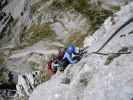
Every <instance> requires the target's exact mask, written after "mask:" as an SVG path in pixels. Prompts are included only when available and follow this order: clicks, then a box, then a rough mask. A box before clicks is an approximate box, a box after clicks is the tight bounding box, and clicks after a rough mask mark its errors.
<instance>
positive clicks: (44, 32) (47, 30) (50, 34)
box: [23, 24, 56, 44]
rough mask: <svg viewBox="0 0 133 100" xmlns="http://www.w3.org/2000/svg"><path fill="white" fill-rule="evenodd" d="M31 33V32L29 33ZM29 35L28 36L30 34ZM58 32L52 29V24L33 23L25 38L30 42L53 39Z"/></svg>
mask: <svg viewBox="0 0 133 100" xmlns="http://www.w3.org/2000/svg"><path fill="white" fill-rule="evenodd" d="M28 33H31V34H28ZM27 34H28V35H29V36H28V35H27ZM55 36H56V34H55V33H54V31H53V30H52V29H51V27H50V25H49V24H47V25H35V24H33V25H32V26H31V27H30V29H28V31H27V32H26V33H25V36H24V39H23V40H26V41H27V42H28V43H29V44H34V43H36V42H38V41H40V40H42V39H44V38H48V39H51V40H53V39H54V38H55Z"/></svg>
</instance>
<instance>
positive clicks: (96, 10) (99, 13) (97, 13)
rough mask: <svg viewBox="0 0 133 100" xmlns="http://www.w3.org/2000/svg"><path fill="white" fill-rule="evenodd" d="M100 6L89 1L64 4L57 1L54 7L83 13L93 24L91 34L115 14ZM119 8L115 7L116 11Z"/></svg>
mask: <svg viewBox="0 0 133 100" xmlns="http://www.w3.org/2000/svg"><path fill="white" fill-rule="evenodd" d="M98 4H99V5H94V4H91V2H90V1H89V0H65V1H64V2H61V1H55V2H54V3H53V7H55V8H56V7H57V8H60V9H65V10H71V9H74V10H75V11H77V12H79V13H81V14H82V15H84V16H86V17H87V18H88V21H89V22H90V23H91V28H90V32H92V33H93V32H94V31H95V30H97V29H98V28H99V27H100V26H101V24H102V23H103V22H104V20H105V19H106V18H107V17H108V16H111V15H112V14H113V12H112V11H110V10H105V9H103V8H102V7H101V6H100V3H98ZM118 8H119V7H114V9H115V10H118Z"/></svg>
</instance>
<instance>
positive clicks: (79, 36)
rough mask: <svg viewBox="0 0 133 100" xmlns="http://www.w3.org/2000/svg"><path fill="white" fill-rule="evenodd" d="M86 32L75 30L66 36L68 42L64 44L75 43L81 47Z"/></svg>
mask: <svg viewBox="0 0 133 100" xmlns="http://www.w3.org/2000/svg"><path fill="white" fill-rule="evenodd" d="M87 35H88V34H83V33H81V32H76V33H75V34H73V35H71V36H70V37H69V38H68V41H69V42H68V43H67V44H66V47H67V45H68V44H69V43H73V44H75V45H76V46H79V47H82V46H83V40H84V39H85V37H86V36H87Z"/></svg>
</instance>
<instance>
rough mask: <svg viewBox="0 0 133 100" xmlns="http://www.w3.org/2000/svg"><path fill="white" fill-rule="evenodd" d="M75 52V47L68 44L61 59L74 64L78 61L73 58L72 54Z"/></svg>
mask: <svg viewBox="0 0 133 100" xmlns="http://www.w3.org/2000/svg"><path fill="white" fill-rule="evenodd" d="M75 54H76V47H75V46H74V45H73V44H70V45H69V46H68V48H67V50H66V52H65V54H64V57H63V59H64V60H65V61H67V62H68V64H75V63H77V62H78V61H77V60H76V59H73V57H72V56H73V55H75Z"/></svg>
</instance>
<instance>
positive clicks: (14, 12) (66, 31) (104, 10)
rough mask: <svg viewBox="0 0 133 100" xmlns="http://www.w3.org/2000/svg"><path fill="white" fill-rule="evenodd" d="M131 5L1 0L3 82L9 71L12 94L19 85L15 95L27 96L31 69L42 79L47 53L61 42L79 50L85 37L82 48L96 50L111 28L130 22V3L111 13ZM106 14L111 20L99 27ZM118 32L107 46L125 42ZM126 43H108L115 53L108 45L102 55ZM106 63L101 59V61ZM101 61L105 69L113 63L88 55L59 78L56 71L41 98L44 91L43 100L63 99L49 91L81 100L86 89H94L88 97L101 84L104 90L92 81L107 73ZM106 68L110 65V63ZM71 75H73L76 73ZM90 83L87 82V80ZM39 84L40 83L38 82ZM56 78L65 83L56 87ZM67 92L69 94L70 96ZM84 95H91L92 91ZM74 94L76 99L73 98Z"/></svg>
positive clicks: (101, 0)
mask: <svg viewBox="0 0 133 100" xmlns="http://www.w3.org/2000/svg"><path fill="white" fill-rule="evenodd" d="M131 1H132V0H126V1H125V0H111V1H110V0H21V1H18V0H1V1H0V54H1V57H0V71H1V70H2V73H3V69H2V68H3V66H4V68H5V69H6V71H5V72H4V75H5V76H6V81H7V80H8V78H9V77H7V76H8V73H9V72H10V71H11V72H15V73H17V78H18V80H19V82H18V84H17V86H18V87H17V88H18V91H19V90H20V88H21V89H22V87H23V88H24V93H22V91H19V92H20V94H21V95H22V96H26V95H27V94H28V95H30V93H32V91H33V89H32V91H31V90H29V88H30V85H29V83H30V84H33V83H34V82H33V79H34V78H33V76H35V75H32V73H34V71H37V72H38V71H39V72H40V70H41V72H42V73H43V74H45V75H44V76H43V78H45V76H46V69H47V68H46V62H47V61H48V58H49V57H50V55H51V54H57V48H59V47H64V46H67V44H68V43H70V42H72V43H74V44H76V45H78V46H83V40H84V39H85V37H87V38H86V39H85V43H84V46H86V45H90V44H91V46H90V48H89V49H88V52H91V51H94V50H96V49H98V48H99V47H100V46H101V45H102V44H103V43H104V42H105V41H104V39H105V37H106V38H107V37H109V35H111V34H112V33H113V32H114V31H115V30H117V29H118V28H119V26H121V25H122V24H123V23H124V22H126V20H128V19H129V18H130V15H131V16H132V13H131V12H132V6H131V5H130V6H127V7H126V8H124V9H122V11H121V12H119V13H118V14H114V15H113V13H114V12H117V11H119V10H120V9H121V8H123V6H124V5H127V4H128V3H130V2H131ZM124 15H126V16H124ZM128 15H129V16H128ZM108 16H111V17H110V18H109V19H107V21H106V22H105V23H104V25H103V27H102V28H100V26H101V25H102V24H103V22H104V20H105V19H106V18H107V17H108ZM127 26H129V25H127ZM131 26H132V25H131ZM131 26H129V27H127V28H128V31H130V30H131V29H132V28H131ZM98 28H100V29H99V30H98V31H97V32H96V33H95V34H94V35H93V36H90V35H92V34H93V32H94V31H96V30H97V29H98ZM112 30H114V31H112ZM110 31H112V33H110ZM122 32H123V34H121V33H120V32H118V33H119V34H121V35H120V37H121V38H117V39H115V40H116V41H114V42H113V43H112V44H116V42H118V41H119V42H120V41H125V40H123V39H128V38H129V37H127V35H125V34H126V32H127V30H125V29H122ZM107 33H108V34H107ZM109 33H110V34H109ZM124 33H125V34H124ZM130 35H131V36H132V32H130V33H129V36H130ZM103 36H104V37H103ZM99 37H100V38H99ZM119 39H120V40H119ZM130 41H131V39H129V41H126V42H122V43H117V44H116V45H118V44H120V45H119V46H122V47H119V46H116V45H113V46H114V47H115V49H114V47H113V46H112V44H108V45H110V46H108V47H109V48H107V49H106V48H104V49H105V51H108V50H110V49H111V50H114V51H111V52H115V50H116V49H117V50H116V51H119V50H120V49H121V48H124V49H126V50H127V47H125V45H126V43H127V44H130V43H128V42H130ZM127 46H128V45H127ZM116 47H119V48H116ZM129 49H130V47H129ZM105 53H106V52H105ZM121 56H122V55H120V56H119V57H118V56H117V57H116V56H115V57H116V58H120V57H121ZM125 56H127V55H125ZM113 57H114V56H113ZM115 57H114V58H115ZM106 59H107V61H105V60H106ZM108 59H109V61H108ZM110 59H111V60H110ZM122 59H124V58H122ZM129 59H130V58H129ZM88 60H89V61H88ZM93 60H94V61H93ZM104 61H105V62H106V63H105V66H111V64H109V65H108V63H110V62H112V61H114V60H113V58H112V56H111V57H110V56H99V55H91V56H90V57H87V58H84V59H83V60H82V61H81V62H80V63H79V64H77V65H76V66H69V67H68V69H67V70H66V71H65V73H64V74H63V75H62V74H61V75H60V73H57V75H55V76H54V77H53V78H52V79H51V80H49V81H48V82H46V83H45V84H47V85H46V86H48V87H52V86H54V84H55V87H56V88H53V89H52V90H51V88H49V89H50V91H49V92H48V93H51V94H52V95H49V96H50V97H49V96H47V93H46V94H45V92H44V96H45V97H46V100H47V99H48V98H54V96H55V99H58V97H59V100H60V99H61V98H62V99H61V100H63V99H64V97H60V94H58V93H57V94H54V92H56V91H57V90H58V89H59V92H62V91H64V92H62V93H63V94H65V95H66V94H67V95H69V94H71V95H70V97H68V96H67V95H66V98H67V99H69V100H76V99H79V100H86V98H87V97H86V96H84V95H88V92H87V91H88V90H91V89H92V91H94V92H93V93H94V94H97V91H99V90H98V89H99V88H101V86H103V87H104V85H103V84H101V85H99V86H97V82H99V81H100V80H98V78H99V77H102V76H103V75H104V74H107V72H106V71H109V69H108V67H106V68H105V69H104V67H105V66H104V64H103V63H102V62H104ZM99 64H100V65H99ZM102 64H103V65H102ZM118 65H119V64H118ZM85 66H87V67H85ZM88 66H90V67H88ZM112 66H115V64H114V65H112ZM120 66H121V63H120ZM100 68H101V69H103V70H105V71H104V72H105V73H102V71H101V70H100ZM111 68H112V67H111ZM5 69H4V70H5ZM114 69H115V68H114ZM111 70H113V69H111ZM113 71H114V70H113ZM121 71H122V70H121ZM110 72H111V71H110ZM2 73H0V74H2ZM76 73H79V74H78V75H77V74H76ZM114 74H115V73H114ZM114 74H113V75H114ZM116 74H117V72H116ZM23 75H26V77H27V78H28V79H29V80H30V82H29V83H27V81H26V79H24V77H23ZM98 75H102V76H98ZM111 75H112V72H111ZM120 75H121V74H120ZM122 75H123V74H122ZM124 75H125V74H124ZM0 76H2V75H0ZM5 76H4V77H5ZM95 76H96V77H95ZM4 77H3V76H2V77H0V80H4V79H3V78H4ZM29 77H30V78H29ZM110 77H112V76H110ZM46 78H48V77H46ZM60 78H61V79H60ZM82 78H83V79H82ZM93 78H95V79H93ZM102 78H103V79H102V80H103V81H105V78H104V77H102ZM80 79H81V80H80ZM91 79H92V80H93V81H90V80H91ZM22 80H23V81H22ZM36 80H38V79H36ZM39 80H42V79H41V78H39ZM44 80H47V79H44ZM62 80H63V81H65V82H66V83H65V84H60V82H61V81H62ZM84 80H85V81H84ZM80 81H81V83H80ZM96 81H97V82H96ZM89 82H90V85H89ZM91 82H92V83H93V82H94V83H95V84H92V85H93V86H92V87H91ZM100 82H101V81H100ZM113 82H114V83H112V84H115V81H113ZM1 83H2V82H0V84H1ZM48 84H51V85H48ZM58 84H59V87H58ZM66 84H67V85H66ZM68 84H69V85H68ZM21 85H22V87H21ZM60 85H61V86H60ZM84 85H85V86H84ZM93 87H95V88H96V89H97V91H96V90H93ZM44 90H46V91H47V89H46V88H45V85H44ZM71 90H73V91H72V92H70V91H71ZM28 91H29V92H28ZM52 91H53V92H52ZM66 91H67V92H66ZM77 91H79V92H77ZM106 91H108V90H106ZM112 91H113V90H112ZM25 92H26V94H25ZM57 92H58V91H57ZM104 92H105V91H104V90H103V93H104ZM35 93H36V92H35ZM89 93H90V96H91V93H92V92H89ZM93 93H92V94H93ZM33 94H34V93H33ZM53 95H54V96H53ZM78 95H80V96H79V97H78ZM105 95H106V94H105ZM112 95H113V94H112ZM103 97H104V96H103ZM31 98H32V96H31ZM35 98H36V97H35ZM84 98H85V99H84ZM88 98H89V97H88ZM99 98H100V97H99ZM16 99H18V98H16ZM93 99H95V98H93ZM31 100H32V99H31ZM40 100H41V98H40ZM52 100H53V99H52Z"/></svg>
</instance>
